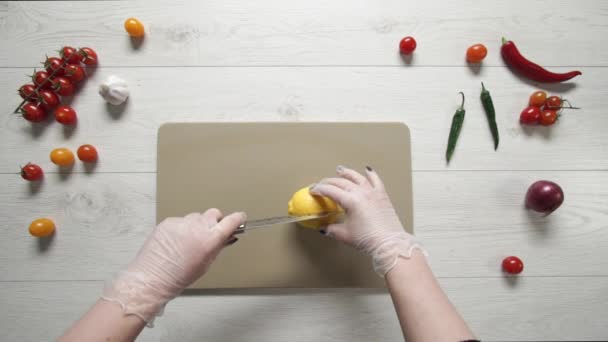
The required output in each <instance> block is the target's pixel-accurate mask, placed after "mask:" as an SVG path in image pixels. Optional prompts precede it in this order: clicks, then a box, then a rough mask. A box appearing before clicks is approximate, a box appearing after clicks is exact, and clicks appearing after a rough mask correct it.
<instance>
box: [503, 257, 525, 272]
mask: <svg viewBox="0 0 608 342" xmlns="http://www.w3.org/2000/svg"><path fill="white" fill-rule="evenodd" d="M502 269H503V271H505V272H507V273H509V274H520V273H521V271H523V270H524V263H523V262H522V261H521V259H520V258H518V257H516V256H509V257H506V258H504V259H503V261H502Z"/></svg>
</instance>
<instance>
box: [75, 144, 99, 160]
mask: <svg viewBox="0 0 608 342" xmlns="http://www.w3.org/2000/svg"><path fill="white" fill-rule="evenodd" d="M76 154H77V155H78V159H80V160H81V161H83V162H85V163H92V162H94V161H96V160H97V149H95V146H93V145H89V144H86V145H82V146H80V147H79V148H78V151H76Z"/></svg>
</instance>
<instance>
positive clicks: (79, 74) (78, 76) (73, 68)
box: [64, 64, 85, 83]
mask: <svg viewBox="0 0 608 342" xmlns="http://www.w3.org/2000/svg"><path fill="white" fill-rule="evenodd" d="M84 76H85V73H84V68H83V67H81V66H80V64H68V65H66V67H65V74H64V77H65V78H67V79H68V80H70V81H71V82H72V83H77V82H80V81H82V80H83V79H84Z"/></svg>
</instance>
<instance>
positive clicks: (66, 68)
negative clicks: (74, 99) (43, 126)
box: [16, 46, 97, 125]
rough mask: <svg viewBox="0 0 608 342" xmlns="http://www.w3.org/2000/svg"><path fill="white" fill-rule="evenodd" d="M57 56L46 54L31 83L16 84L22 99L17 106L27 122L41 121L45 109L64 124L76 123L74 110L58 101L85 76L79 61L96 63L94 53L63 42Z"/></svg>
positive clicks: (45, 114)
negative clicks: (41, 67)
mask: <svg viewBox="0 0 608 342" xmlns="http://www.w3.org/2000/svg"><path fill="white" fill-rule="evenodd" d="M59 55H60V57H47V58H46V60H45V61H44V63H43V65H44V69H45V70H40V71H35V70H34V74H33V75H32V83H28V84H24V85H22V86H21V87H20V88H19V95H20V96H21V98H22V99H23V102H22V103H21V105H19V107H18V108H17V111H16V112H20V113H21V114H22V115H23V118H24V119H26V120H27V121H30V122H42V121H44V120H46V118H47V117H48V115H49V113H53V114H54V116H55V120H57V122H59V123H61V124H64V125H73V124H75V123H76V111H75V110H74V109H73V108H72V107H70V106H66V105H61V101H60V97H61V96H72V95H73V94H74V90H75V85H76V84H77V83H78V82H80V81H82V80H83V79H84V78H85V77H86V72H85V69H84V67H83V65H85V66H86V65H96V64H97V53H96V52H95V51H94V50H93V49H91V48H88V47H83V48H80V49H75V48H73V47H70V46H64V47H62V48H61V50H59Z"/></svg>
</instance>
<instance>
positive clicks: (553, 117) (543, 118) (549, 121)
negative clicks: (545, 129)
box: [540, 109, 557, 126]
mask: <svg viewBox="0 0 608 342" xmlns="http://www.w3.org/2000/svg"><path fill="white" fill-rule="evenodd" d="M555 121H557V111H556V110H554V109H545V110H543V111H542V112H541V113H540V124H541V125H543V126H551V125H553V124H554V123H555Z"/></svg>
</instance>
